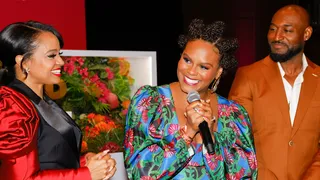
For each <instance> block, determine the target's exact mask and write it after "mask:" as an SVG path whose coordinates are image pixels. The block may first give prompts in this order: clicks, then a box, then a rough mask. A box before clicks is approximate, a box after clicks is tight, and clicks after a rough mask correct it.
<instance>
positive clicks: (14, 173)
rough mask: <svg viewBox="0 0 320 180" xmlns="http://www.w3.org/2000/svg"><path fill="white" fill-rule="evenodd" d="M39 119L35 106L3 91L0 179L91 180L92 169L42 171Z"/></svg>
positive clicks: (0, 93) (0, 91)
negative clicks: (39, 148) (38, 145)
mask: <svg viewBox="0 0 320 180" xmlns="http://www.w3.org/2000/svg"><path fill="white" fill-rule="evenodd" d="M39 122H40V119H39V116H38V113H37V111H36V109H35V107H34V106H33V104H32V102H31V101H30V100H29V99H27V98H26V97H25V96H24V95H22V94H20V93H18V92H16V91H14V90H13V89H10V88H8V87H4V86H3V87H0V161H1V165H0V174H1V176H0V179H6V180H43V179H45V180H54V179H62V180H63V179H65V180H67V179H68V180H72V179H88V180H90V179H91V176H90V173H89V171H88V168H86V167H83V168H79V169H63V170H44V171H40V165H39V160H38V150H37V132H38V127H39Z"/></svg>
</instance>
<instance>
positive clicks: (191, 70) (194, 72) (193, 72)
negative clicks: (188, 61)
mask: <svg viewBox="0 0 320 180" xmlns="http://www.w3.org/2000/svg"><path fill="white" fill-rule="evenodd" d="M188 73H189V74H190V75H197V73H198V72H197V66H195V65H192V66H191V67H190V68H189V70H188Z"/></svg>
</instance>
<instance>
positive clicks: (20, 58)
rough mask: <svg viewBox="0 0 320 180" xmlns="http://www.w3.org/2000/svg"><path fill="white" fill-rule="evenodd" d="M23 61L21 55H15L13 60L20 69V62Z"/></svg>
mask: <svg viewBox="0 0 320 180" xmlns="http://www.w3.org/2000/svg"><path fill="white" fill-rule="evenodd" d="M22 59H23V56H22V55H17V56H16V58H15V60H16V64H17V65H18V66H19V67H20V66H21V61H22Z"/></svg>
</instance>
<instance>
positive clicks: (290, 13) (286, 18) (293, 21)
mask: <svg viewBox="0 0 320 180" xmlns="http://www.w3.org/2000/svg"><path fill="white" fill-rule="evenodd" d="M271 24H272V25H275V26H292V27H294V28H302V27H303V26H304V22H303V18H302V17H301V15H300V14H299V13H298V12H297V11H294V10H282V11H279V12H277V13H276V14H275V15H274V16H273V18H272V21H271Z"/></svg>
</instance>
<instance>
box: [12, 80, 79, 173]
mask: <svg viewBox="0 0 320 180" xmlns="http://www.w3.org/2000/svg"><path fill="white" fill-rule="evenodd" d="M9 87H10V88H12V89H15V90H17V91H18V92H20V93H22V94H24V95H25V96H26V97H28V98H29V99H30V100H31V101H32V103H33V104H34V105H35V107H36V109H37V111H38V114H39V117H40V125H39V133H38V154H39V162H40V169H41V170H44V169H65V168H79V167H80V149H81V141H82V135H81V131H80V128H79V127H78V126H77V124H76V123H75V122H74V120H73V119H72V118H71V117H70V116H69V115H68V114H67V113H66V112H65V111H64V110H63V109H62V108H60V107H59V106H58V105H57V104H56V103H55V102H54V101H53V100H51V99H50V98H49V97H48V96H46V95H45V96H44V99H41V98H40V97H39V96H38V95H37V94H36V93H34V92H33V91H32V89H30V88H29V87H28V86H27V85H25V84H24V83H23V82H21V81H19V80H17V79H15V80H14V81H13V82H12V83H10V84H9Z"/></svg>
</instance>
